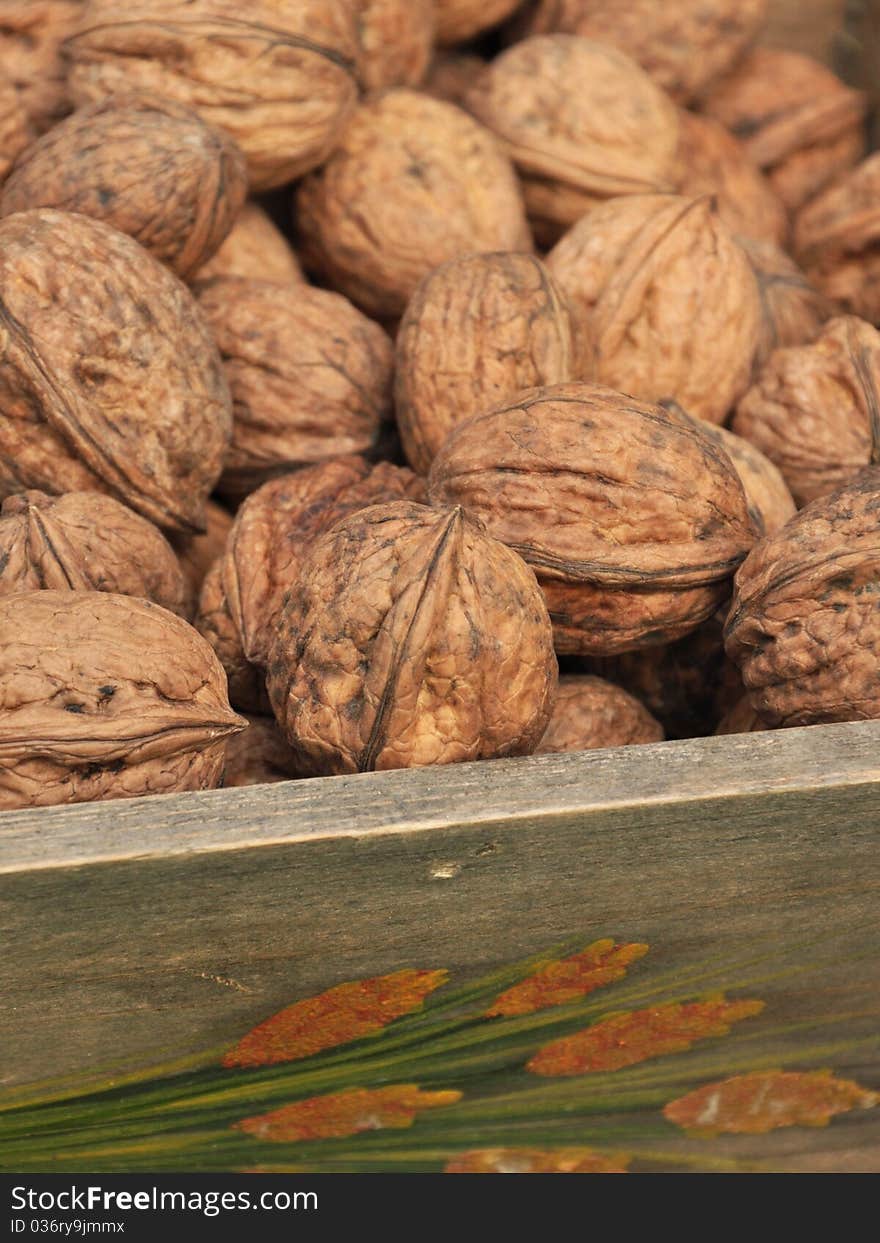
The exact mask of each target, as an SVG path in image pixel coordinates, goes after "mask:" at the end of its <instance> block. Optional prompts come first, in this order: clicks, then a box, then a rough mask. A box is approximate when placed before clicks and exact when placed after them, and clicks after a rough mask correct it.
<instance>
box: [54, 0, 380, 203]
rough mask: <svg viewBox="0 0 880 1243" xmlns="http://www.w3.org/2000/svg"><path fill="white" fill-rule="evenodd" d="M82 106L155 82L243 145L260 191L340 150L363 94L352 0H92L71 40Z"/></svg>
mask: <svg viewBox="0 0 880 1243" xmlns="http://www.w3.org/2000/svg"><path fill="white" fill-rule="evenodd" d="M65 52H66V53H67V55H68V57H69V59H70V74H69V87H70V92H71V95H72V96H73V98H74V100H75V101H76V103H77V104H85V103H95V102H97V101H98V100H100V99H104V98H105V97H106V96H107V95H115V94H118V93H119V92H122V91H126V90H146V91H150V92H152V93H155V94H156V95H159V96H160V97H162V98H163V99H169V100H175V101H177V102H178V103H182V104H189V105H190V107H192V108H194V109H195V110H196V111H197V112H198V113H199V114H200V115H201V117H202V118H203V119H204V120H205V121H207V122H208V124H209V125H214V126H216V127H217V128H218V129H222V130H225V131H226V132H227V133H229V134H231V136H232V137H233V138H234V139H235V141H236V142H237V143H238V145H239V147H240V148H241V150H242V151H243V152H244V154H245V157H246V159H247V164H248V175H249V179H250V183H251V187H252V189H254V190H267V189H271V188H272V187H273V186H281V185H285V184H286V183H287V182H289V181H293V180H294V178H296V177H301V176H302V175H303V174H304V173H306V172H308V171H309V169H312V168H315V167H317V166H318V165H319V164H321V163H322V162H323V161H324V160H325V159H326V158H327V156H328V155H329V153H330V152H331V151H332V150H333V147H334V146H335V145H336V143H337V141H338V140H339V137H340V135H341V133H342V130H343V129H344V127H345V124H346V122H347V120H348V118H349V116H350V115H351V113H352V111H353V109H354V107H355V105H356V103H357V97H358V83H357V60H358V56H359V54H360V47H359V42H358V36H357V26H356V20H355V12H354V7H353V5H352V4H351V3H350V2H349V0H296V3H285V2H284V0H250V3H249V4H248V5H247V6H242V5H241V4H240V3H238V0H127V3H126V4H125V5H120V4H119V3H118V0H87V3H86V4H85V5H84V6H83V12H82V17H81V20H80V22H79V24H78V26H77V28H76V30H75V31H74V33H73V34H72V35H71V37H70V38H69V39H68V40H67V42H66V44H65Z"/></svg>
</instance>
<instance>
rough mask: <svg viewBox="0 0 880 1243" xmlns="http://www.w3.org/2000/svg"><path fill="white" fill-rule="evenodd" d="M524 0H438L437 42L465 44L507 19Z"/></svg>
mask: <svg viewBox="0 0 880 1243" xmlns="http://www.w3.org/2000/svg"><path fill="white" fill-rule="evenodd" d="M521 3H522V0H434V9H435V12H436V20H437V42H438V43H440V44H442V45H449V44H453V43H465V42H466V41H467V40H468V39H472V38H473V37H474V35H478V34H481V33H482V32H483V31H484V30H489V29H490V27H492V26H497V25H498V23H499V22H503V21H504V19H505V17H509V16H510V14H511V13H512V12H513V11H514V9H516V8H517V7H518V6H519V5H520V4H521Z"/></svg>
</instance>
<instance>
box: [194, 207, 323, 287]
mask: <svg viewBox="0 0 880 1243" xmlns="http://www.w3.org/2000/svg"><path fill="white" fill-rule="evenodd" d="M214 276H245V277H248V279H250V280H255V281H276V282H277V283H278V284H280V285H287V284H290V285H302V284H304V283H305V277H304V276H303V272H302V268H301V267H300V265H299V260H298V259H297V257H296V255H295V253H294V251H293V249H292V248H291V246H290V243H289V242H288V241H287V238H286V237H285V236H284V234H283V233H282V232H281V230H280V229H279V228H278V227H277V226H276V225H275V224H273V222H272V219H271V217H270V216H268V215H267V214H266V212H265V211H264V210H263V208H262V207H260V205H259V203H250V202H249V203H245V205H244V207H243V208H242V211H241V215H240V216H239V217H238V219H237V220H236V222H235V224H234V225H233V226H232V230H231V232H230V233H229V236H228V237H227V238H226V241H225V242H224V243H223V245H222V246H221V247H220V249H219V250H218V251H217V253H216V254H215V255H214V257H213V258H212V259H209V260H208V262H207V263H206V264H205V265H204V266H203V267H201V268H200V269H199V270H198V272H197V273H196V279H197V280H210V278H211V277H214Z"/></svg>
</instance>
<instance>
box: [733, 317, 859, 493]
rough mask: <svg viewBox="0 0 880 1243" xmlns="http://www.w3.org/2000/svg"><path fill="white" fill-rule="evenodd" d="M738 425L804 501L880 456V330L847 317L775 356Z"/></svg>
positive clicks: (742, 408) (740, 408) (744, 403)
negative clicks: (800, 344)
mask: <svg viewBox="0 0 880 1243" xmlns="http://www.w3.org/2000/svg"><path fill="white" fill-rule="evenodd" d="M733 428H734V431H735V432H737V433H738V434H739V435H740V436H744V437H745V438H746V439H747V440H749V441H751V442H752V444H755V445H757V446H758V448H759V449H760V450H761V451H762V452H763V453H765V454H766V455H767V457H769V458H770V459H771V461H773V462H775V463H776V465H777V466H778V467H779V469H780V471H781V472H782V474H783V475H784V477H785V479H786V482H787V483H788V486H789V488H790V489H791V491H792V495H793V496H794V498H795V500H796V501H797V502H798V504H800V505H804V504H806V503H807V502H808V501H813V500H816V499H817V497H820V496H827V495H828V493H829V492H834V491H835V490H836V489H837V488H839V487H841V486H842V485H843V484H844V483H846V481H847V480H848V479H851V478H852V476H853V475H855V474H857V473H858V472H859V471H860V470H862V468H863V467H865V466H868V465H870V464H875V465H876V464H877V463H878V462H880V333H878V332H877V330H876V328H872V327H871V325H870V324H867V323H865V321H864V320H861V319H856V318H854V317H853V316H842V317H840V318H838V319H832V320H830V321H829V322H828V324H826V326H825V328H824V330H823V332H822V334H821V335H820V336H819V338H818V339H817V340H816V341H815V342H813V344H812V345H802V346H791V347H789V348H788V349H784V350H776V351H775V353H773V354H772V355H771V356H770V360H769V362H767V364H766V365H765V367H764V369H763V371H762V372H761V374H760V375H759V377H758V379H757V381H756V382H755V384H754V385H753V387H752V388H751V389H749V391H748V393H746V395H745V397H743V399H742V401H741V402H740V403H739V405H738V406H737V410H736V416H735V418H734V422H733Z"/></svg>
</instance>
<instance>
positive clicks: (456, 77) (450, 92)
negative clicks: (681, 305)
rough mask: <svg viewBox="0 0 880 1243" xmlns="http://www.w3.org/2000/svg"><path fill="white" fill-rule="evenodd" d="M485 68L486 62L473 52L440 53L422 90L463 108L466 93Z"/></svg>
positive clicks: (429, 71)
mask: <svg viewBox="0 0 880 1243" xmlns="http://www.w3.org/2000/svg"><path fill="white" fill-rule="evenodd" d="M486 67H487V62H486V61H485V60H483V58H482V56H477V55H476V53H474V52H441V53H440V55H439V56H437V57H435V59H434V61H433V62H432V64H431V67H430V69H429V70H428V75H427V77H426V78H425V80H424V82H423V83H422V90H423V91H425V92H426V93H427V94H428V95H433V96H434V98H435V99H443V100H445V101H446V103H448V104H456V105H457V106H458V107H460V108H463V107H465V100H466V98H467V94H468V92H469V91H470V89H471V87H472V86H473V85H474V82H475V81H476V79H477V77H478V75H479V74H481V73H483V72H484V71H485V69H486Z"/></svg>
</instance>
